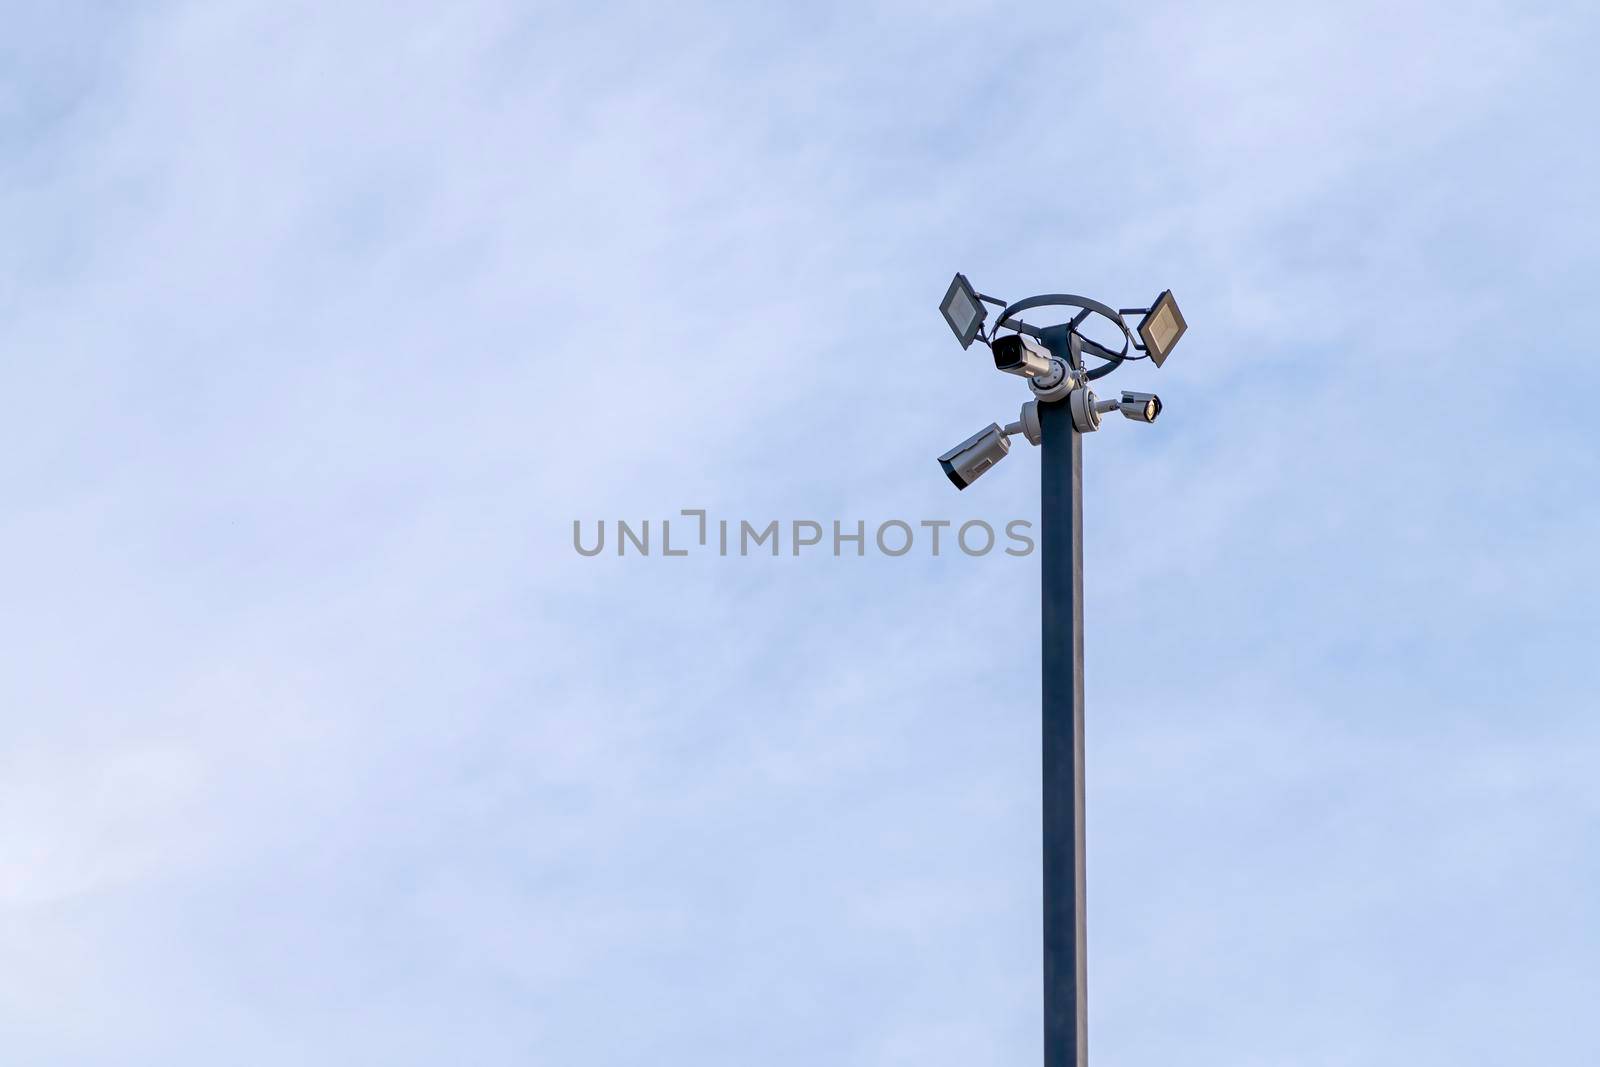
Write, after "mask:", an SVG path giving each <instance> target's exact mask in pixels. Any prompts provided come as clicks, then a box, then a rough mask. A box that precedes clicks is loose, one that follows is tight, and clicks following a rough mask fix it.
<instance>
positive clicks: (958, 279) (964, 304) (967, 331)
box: [939, 274, 988, 348]
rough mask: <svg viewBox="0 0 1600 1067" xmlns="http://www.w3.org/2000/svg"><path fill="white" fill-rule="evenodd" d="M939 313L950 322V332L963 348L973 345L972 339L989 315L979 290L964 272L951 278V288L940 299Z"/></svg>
mask: <svg viewBox="0 0 1600 1067" xmlns="http://www.w3.org/2000/svg"><path fill="white" fill-rule="evenodd" d="M939 313H940V314H941V315H943V316H944V321H945V322H948V323H949V324H950V332H951V333H953V334H955V335H956V340H957V341H960V342H961V347H962V348H969V347H971V345H972V339H973V338H974V337H976V336H978V327H980V326H982V325H983V320H984V319H985V318H986V317H987V316H988V312H987V311H985V310H984V309H983V302H982V301H980V300H979V299H978V294H977V291H976V290H974V289H973V288H972V286H971V285H970V284H969V283H968V282H967V278H966V275H964V274H957V275H956V276H955V277H954V278H953V279H951V281H950V288H949V289H948V290H946V292H945V294H944V299H943V300H941V301H939Z"/></svg>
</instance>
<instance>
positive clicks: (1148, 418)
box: [1117, 389, 1161, 422]
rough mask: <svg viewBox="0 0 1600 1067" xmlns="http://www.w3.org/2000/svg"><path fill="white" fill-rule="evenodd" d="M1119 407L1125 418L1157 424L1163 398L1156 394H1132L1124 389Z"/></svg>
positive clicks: (1118, 403)
mask: <svg viewBox="0 0 1600 1067" xmlns="http://www.w3.org/2000/svg"><path fill="white" fill-rule="evenodd" d="M1117 407H1118V408H1119V409H1120V410H1121V411H1122V416H1123V418H1127V419H1132V420H1133V421H1134V422H1155V421H1156V416H1157V415H1159V414H1161V398H1160V397H1159V396H1156V394H1154V393H1130V392H1128V391H1127V390H1126V389H1124V390H1123V391H1122V399H1121V400H1120V401H1118V402H1117Z"/></svg>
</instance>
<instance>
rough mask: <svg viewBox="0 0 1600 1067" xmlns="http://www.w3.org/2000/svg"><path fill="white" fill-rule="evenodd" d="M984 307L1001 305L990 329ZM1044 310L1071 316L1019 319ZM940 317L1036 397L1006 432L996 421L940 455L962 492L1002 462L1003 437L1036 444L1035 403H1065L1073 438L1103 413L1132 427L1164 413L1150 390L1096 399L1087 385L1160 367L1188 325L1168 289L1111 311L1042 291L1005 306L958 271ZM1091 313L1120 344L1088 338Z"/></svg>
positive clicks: (1008, 447)
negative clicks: (1140, 364)
mask: <svg viewBox="0 0 1600 1067" xmlns="http://www.w3.org/2000/svg"><path fill="white" fill-rule="evenodd" d="M985 304H994V305H997V306H998V307H999V308H1000V312H999V314H998V315H996V317H995V320H994V323H993V325H992V326H989V325H988V318H989V312H988V309H986V308H985V307H984V305H985ZM1042 307H1068V308H1074V309H1076V312H1075V314H1074V315H1073V316H1072V318H1071V319H1070V320H1068V321H1067V322H1065V323H1062V324H1060V325H1056V326H1043V327H1040V326H1033V325H1030V324H1029V323H1027V322H1024V321H1023V320H1022V319H1020V318H1018V317H1017V316H1018V315H1020V314H1021V313H1022V312H1024V311H1031V310H1033V309H1035V308H1042ZM939 313H940V314H941V315H943V316H944V320H945V322H946V323H947V324H948V325H949V327H950V332H951V333H953V334H955V337H956V340H957V341H958V342H960V344H961V347H962V348H963V349H966V348H970V347H971V346H972V342H973V341H982V342H983V343H984V344H985V345H987V346H988V347H989V350H990V352H991V353H992V354H993V355H994V365H995V369H996V370H1001V371H1005V372H1006V373H1007V374H1015V375H1017V376H1018V377H1021V378H1026V379H1027V380H1028V388H1029V390H1031V391H1032V393H1033V395H1034V397H1035V399H1034V400H1031V401H1029V402H1028V403H1027V404H1026V405H1024V406H1023V410H1022V416H1021V417H1020V418H1019V419H1018V421H1016V422H1013V423H1010V424H1008V425H1006V426H1005V427H1003V428H1002V427H1001V426H1000V425H999V424H998V423H995V424H992V425H990V426H988V427H986V428H984V429H983V430H980V431H978V432H977V433H976V434H974V435H972V436H971V437H969V438H967V439H966V440H965V441H963V442H962V443H961V444H959V445H957V446H956V447H955V448H952V449H951V450H950V451H948V452H946V453H945V454H944V455H942V456H940V457H939V465H940V466H941V467H942V468H943V469H944V472H945V475H946V476H947V477H948V478H949V479H950V481H951V482H952V483H953V484H954V485H955V487H956V488H957V489H965V488H966V487H967V486H969V485H971V484H972V483H973V482H974V481H976V480H977V478H978V477H979V476H980V475H982V474H983V473H984V472H985V471H987V470H988V469H989V468H990V467H992V466H994V465H995V464H996V463H998V462H1000V460H1001V459H1003V458H1004V457H1005V456H1006V455H1007V454H1008V453H1009V452H1010V450H1011V443H1010V441H1009V439H1008V438H1010V437H1012V436H1015V435H1017V434H1021V435H1022V436H1024V437H1026V438H1027V440H1028V443H1030V444H1034V445H1037V444H1038V443H1039V441H1040V439H1041V434H1040V432H1039V414H1038V404H1039V403H1041V402H1042V403H1047V404H1050V403H1057V402H1060V401H1065V402H1066V403H1067V404H1068V406H1069V409H1070V410H1071V413H1072V427H1073V429H1074V430H1076V431H1077V432H1078V433H1093V432H1094V431H1095V430H1098V429H1099V428H1100V416H1101V415H1105V414H1109V413H1111V412H1113V411H1119V412H1121V413H1122V415H1123V417H1124V418H1127V419H1129V420H1131V421H1133V422H1141V423H1151V422H1155V421H1156V416H1158V415H1160V414H1161V398H1160V397H1158V396H1156V395H1155V394H1154V393H1134V392H1129V391H1127V390H1124V391H1123V393H1122V396H1121V398H1120V399H1117V400H1101V399H1099V398H1098V397H1096V396H1095V394H1094V393H1093V392H1092V391H1091V390H1090V388H1089V383H1090V382H1092V381H1097V380H1099V379H1101V378H1104V377H1105V376H1106V375H1108V374H1110V373H1111V372H1112V371H1114V370H1116V369H1117V368H1118V367H1120V366H1122V365H1123V364H1124V363H1132V362H1135V361H1137V360H1142V359H1148V360H1149V361H1150V362H1151V363H1153V364H1155V365H1156V366H1157V367H1160V366H1161V365H1162V364H1164V363H1165V362H1166V361H1167V356H1169V355H1170V354H1171V353H1172V350H1173V348H1174V347H1176V345H1177V343H1178V341H1179V340H1180V339H1181V338H1182V337H1183V335H1184V333H1185V331H1187V330H1188V328H1189V326H1188V323H1187V322H1185V321H1184V317H1183V312H1182V311H1180V310H1179V309H1178V302H1177V300H1175V299H1174V298H1173V296H1172V290H1171V289H1166V290H1163V291H1162V292H1161V294H1160V295H1159V296H1157V297H1156V298H1155V299H1154V300H1152V301H1151V302H1150V304H1149V305H1148V306H1147V307H1142V308H1120V309H1119V308H1113V307H1112V306H1111V305H1109V304H1103V303H1101V302H1100V301H1098V300H1092V299H1090V298H1089V297H1086V296H1074V295H1072V294H1070V293H1046V294H1043V295H1041V296H1030V297H1028V298H1027V299H1026V300H1018V301H1017V302H1016V303H1007V302H1006V301H1004V300H1001V299H999V298H998V297H993V296H986V295H984V294H983V293H980V292H978V291H977V290H976V289H974V288H973V287H972V283H971V282H969V281H967V277H966V275H964V274H960V273H957V274H956V276H955V277H954V278H953V279H951V281H950V287H949V288H948V289H947V290H945V294H944V299H943V300H941V301H940V302H939ZM1129 315H1135V316H1138V320H1137V325H1135V326H1133V327H1129V325H1128V320H1127V318H1125V317H1124V316H1129ZM1090 316H1098V317H1100V318H1101V319H1104V320H1106V321H1107V322H1109V323H1110V324H1111V325H1112V326H1114V327H1115V328H1116V330H1117V332H1118V333H1119V334H1120V335H1121V341H1122V343H1121V345H1120V346H1118V347H1115V348H1112V347H1109V346H1107V345H1104V344H1101V343H1100V342H1099V341H1096V340H1095V339H1093V338H1092V337H1089V336H1087V335H1085V334H1084V333H1083V332H1082V330H1081V329H1080V327H1082V326H1083V324H1084V323H1085V321H1087V320H1088V319H1089V318H1090ZM1001 331H1010V332H1009V333H1002V332H1001ZM1085 355H1090V356H1094V357H1095V358H1096V359H1099V360H1102V361H1103V362H1102V363H1101V365H1100V366H1098V367H1094V368H1092V369H1089V368H1086V367H1085V366H1084V356H1085Z"/></svg>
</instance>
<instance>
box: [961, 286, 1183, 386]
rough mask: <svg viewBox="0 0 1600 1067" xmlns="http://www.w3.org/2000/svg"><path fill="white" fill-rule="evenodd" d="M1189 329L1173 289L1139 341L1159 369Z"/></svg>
mask: <svg viewBox="0 0 1600 1067" xmlns="http://www.w3.org/2000/svg"><path fill="white" fill-rule="evenodd" d="M957 277H960V276H959V275H957ZM1188 328H1189V324H1188V323H1186V322H1184V321H1183V312H1181V311H1179V310H1178V302H1177V301H1176V300H1174V299H1173V298H1172V290H1171V289H1168V290H1166V291H1164V292H1163V293H1162V294H1161V295H1160V296H1158V297H1156V302H1155V303H1154V304H1151V305H1150V310H1149V311H1147V312H1145V316H1144V318H1143V319H1141V320H1139V339H1140V340H1141V341H1143V342H1144V347H1145V351H1147V352H1149V353H1150V362H1152V363H1154V364H1155V365H1156V366H1158V367H1159V366H1161V364H1163V363H1165V362H1166V361H1167V356H1168V355H1169V354H1171V352H1172V349H1173V346H1175V345H1176V344H1177V343H1178V338H1180V337H1182V336H1183V331H1185V330H1187V329H1188Z"/></svg>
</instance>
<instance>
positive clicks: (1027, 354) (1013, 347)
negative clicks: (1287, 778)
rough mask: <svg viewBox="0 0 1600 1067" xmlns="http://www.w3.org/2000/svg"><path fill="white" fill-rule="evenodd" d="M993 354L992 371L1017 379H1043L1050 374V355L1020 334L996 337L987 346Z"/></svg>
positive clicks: (1041, 346)
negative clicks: (1001, 371)
mask: <svg viewBox="0 0 1600 1067" xmlns="http://www.w3.org/2000/svg"><path fill="white" fill-rule="evenodd" d="M989 348H990V350H991V351H992V352H993V353H994V369H995V370H1003V371H1005V372H1006V373H1007V374H1015V375H1017V376H1018V377H1019V378H1044V377H1047V376H1048V375H1049V374H1050V353H1049V351H1047V350H1046V349H1045V347H1044V346H1043V345H1041V344H1039V343H1038V342H1036V341H1034V340H1032V339H1031V338H1027V337H1024V336H1022V335H1021V334H1020V333H1013V334H1007V335H1006V336H1004V337H996V338H995V339H994V343H993V344H991V345H990V346H989Z"/></svg>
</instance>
